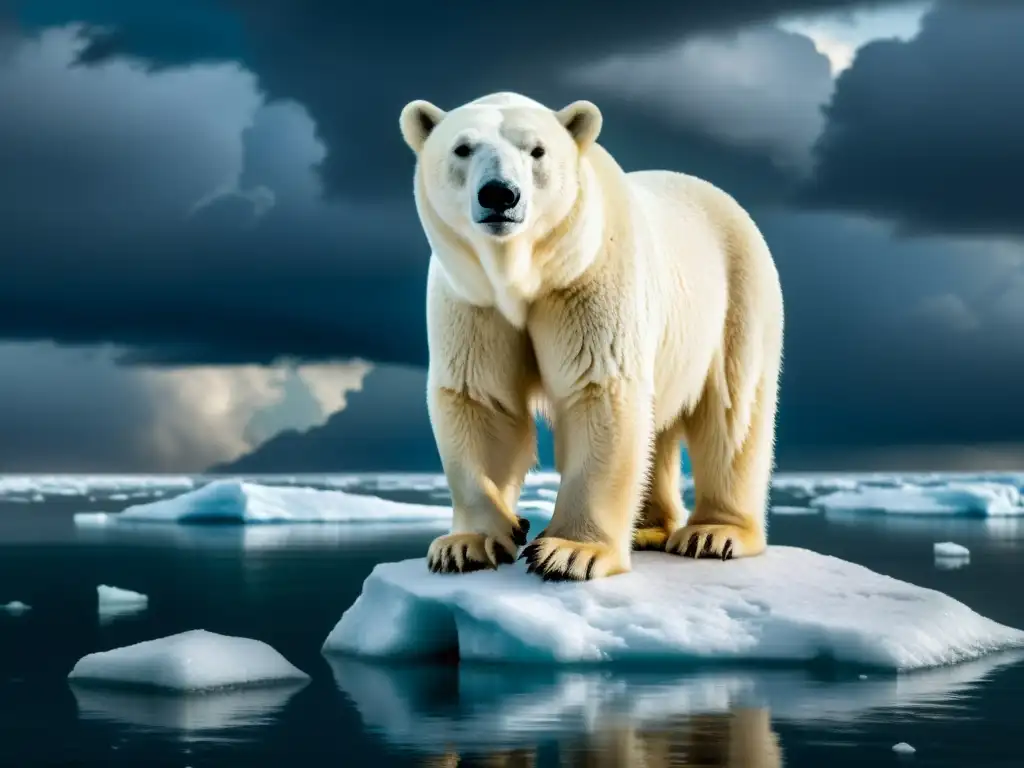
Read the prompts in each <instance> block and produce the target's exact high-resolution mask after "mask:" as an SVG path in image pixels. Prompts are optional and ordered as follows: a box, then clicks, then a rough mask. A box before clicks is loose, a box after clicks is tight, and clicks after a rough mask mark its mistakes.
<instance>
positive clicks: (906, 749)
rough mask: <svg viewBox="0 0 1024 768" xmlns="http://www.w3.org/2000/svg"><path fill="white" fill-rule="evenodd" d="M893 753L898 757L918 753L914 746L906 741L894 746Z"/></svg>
mask: <svg viewBox="0 0 1024 768" xmlns="http://www.w3.org/2000/svg"><path fill="white" fill-rule="evenodd" d="M892 751H893V752H895V753H896V754H897V755H912V754H914V753H915V752H917V750H916V749H914V748H913V747H912V746H910V745H909V744H907V742H905V741H901V742H900V743H899V744H893V745H892Z"/></svg>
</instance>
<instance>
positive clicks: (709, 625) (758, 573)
mask: <svg viewBox="0 0 1024 768" xmlns="http://www.w3.org/2000/svg"><path fill="white" fill-rule="evenodd" d="M1021 646H1024V632H1021V631H1019V630H1017V629H1011V628H1009V627H1005V626H1002V625H1000V624H997V623H996V622H994V621H991V620H989V619H987V618H984V617H982V616H980V615H978V614H977V613H975V612H974V611H972V610H971V609H970V608H968V607H967V606H965V605H963V604H962V603H960V602H958V601H956V600H954V599H953V598H951V597H949V596H947V595H945V594H943V593H941V592H936V591H934V590H930V589H924V588H921V587H917V586H914V585H912V584H908V583H905V582H902V581H898V580H896V579H893V578H890V577H887V576H883V575H880V574H878V573H875V572H873V571H871V570H868V569H867V568H864V567H862V566H859V565H856V564H853V563H849V562H846V561H844V560H840V559H837V558H834V557H828V556H825V555H820V554H816V553H814V552H810V551H808V550H804V549H797V548H793V547H782V546H774V547H771V548H769V550H768V551H767V552H766V553H765V554H764V555H762V556H759V557H756V558H745V559H739V560H733V561H730V562H728V563H722V562H718V561H706V560H697V561H695V560H688V559H684V558H679V557H674V556H671V555H666V554H663V553H638V554H636V555H635V556H634V559H633V570H632V572H630V573H628V574H623V575H619V576H614V577H611V578H607V579H598V580H595V581H592V582H586V583H569V584H550V583H545V582H543V581H542V580H541V579H539V578H537V577H536V576H533V575H530V574H527V573H526V572H525V570H524V567H523V565H522V563H519V564H517V565H515V566H508V567H504V568H501V569H499V570H497V571H483V572H478V573H472V574H462V575H441V574H431V573H429V572H428V571H427V568H426V564H425V562H424V560H422V559H417V560H406V561H402V562H397V563H387V564H382V565H378V566H377V567H376V568H375V569H374V570H373V572H372V573H371V574H370V576H369V577H367V579H366V581H365V582H364V584H363V591H362V594H361V595H360V597H359V598H358V599H357V600H356V602H355V603H354V604H353V605H352V606H351V607H350V608H349V609H348V610H347V611H346V612H345V614H344V615H343V616H342V617H341V620H340V621H339V622H338V624H337V625H336V627H335V628H334V630H333V631H332V632H331V633H330V635H329V637H328V638H327V640H326V642H325V644H324V651H325V652H327V653H331V652H346V653H354V654H360V655H364V656H370V657H424V656H431V655H435V654H439V653H449V654H450V653H455V652H457V653H458V655H459V656H460V657H461V658H462V659H466V660H483V661H493V662H537V663H572V662H627V661H641V662H642V661H645V660H648V661H649V660H658V661H660V662H664V661H668V660H690V661H693V660H716V661H775V662H791V663H808V662H814V661H819V660H822V659H827V660H832V661H835V662H840V663H849V664H861V665H869V666H877V667H882V668H888V669H892V670H909V669H917V668H922V667H932V666H937V665H943V664H950V663H954V662H962V661H966V660H969V659H973V658H977V657H980V656H983V655H985V654H987V653H990V652H993V651H997V650H1000V649H1005V648H1010V647H1021Z"/></svg>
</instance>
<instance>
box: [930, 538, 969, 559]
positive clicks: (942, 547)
mask: <svg viewBox="0 0 1024 768" xmlns="http://www.w3.org/2000/svg"><path fill="white" fill-rule="evenodd" d="M934 549H935V556H936V557H970V556H971V550H969V549H968V548H967V547H964V546H962V545H960V544H957V543H955V542H952V541H939V542H936V543H935V548H934Z"/></svg>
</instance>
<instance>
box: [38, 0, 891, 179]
mask: <svg viewBox="0 0 1024 768" xmlns="http://www.w3.org/2000/svg"><path fill="white" fill-rule="evenodd" d="M881 4H882V3H877V2H864V0H781V2H773V3H771V4H766V3H764V2H763V0H728V1H726V0H719V1H718V2H715V3H695V2H673V1H672V0H639V2H632V3H628V4H627V3H588V4H583V3H549V2H547V0H526V1H524V2H520V3H517V4H515V5H514V6H508V5H507V4H501V3H478V2H470V1H469V0H455V1H453V2H447V3H444V4H443V5H436V6H429V7H428V6H424V5H423V4H421V3H406V2H398V3H361V4H359V5H358V7H353V6H352V5H351V4H345V3H337V2H333V0H229V1H228V2H227V3H225V4H223V5H220V6H217V7H221V8H223V7H230V8H232V9H233V10H235V11H236V12H237V14H238V15H237V17H235V18H236V19H237V21H238V22H239V23H240V24H241V25H242V27H243V29H244V35H245V37H244V40H245V45H244V46H242V49H243V51H244V53H242V54H240V52H239V44H238V33H237V29H236V26H235V24H233V23H232V22H231V21H229V20H228V19H223V18H214V14H212V13H210V12H206V13H205V14H204V15H203V18H204V21H205V22H206V23H205V25H204V26H203V30H204V33H205V34H204V37H202V38H201V39H205V40H207V42H208V43H209V48H207V49H206V50H204V51H203V52H202V53H199V52H198V51H197V50H196V46H197V41H196V39H195V38H194V37H192V36H189V35H187V34H181V35H180V36H176V35H175V34H174V31H175V30H178V31H180V32H184V31H185V28H183V26H182V22H181V17H180V14H179V13H178V10H177V5H176V4H175V5H173V6H172V5H171V4H165V3H152V4H150V5H149V7H147V10H146V13H145V14H141V13H135V14H126V15H124V16H121V17H118V16H117V15H115V14H112V13H111V12H110V10H109V3H88V2H84V3H76V4H75V7H76V8H77V9H78V10H77V14H78V15H77V18H78V19H79V20H82V21H88V22H91V23H94V24H98V25H104V26H107V27H110V26H113V25H116V27H115V30H114V31H109V32H103V33H100V34H96V35H94V36H93V37H92V38H91V39H92V42H91V43H90V45H89V46H88V47H86V48H85V49H83V51H82V53H81V59H82V60H83V61H87V62H101V61H104V60H107V59H110V58H113V57H119V56H130V57H134V58H136V59H138V60H141V61H145V62H147V63H148V64H150V65H153V66H166V65H172V64H179V63H181V62H182V61H183V60H184V59H185V53H184V52H186V51H191V52H192V55H193V57H194V60H197V61H201V60H210V59H215V58H216V57H217V56H221V57H223V58H224V59H228V60H236V59H237V60H239V61H241V62H242V63H243V64H244V65H245V66H247V67H249V68H250V69H251V70H252V71H254V72H256V73H257V74H258V76H259V80H260V85H261V87H262V88H264V89H266V91H267V93H268V95H269V96H270V97H271V98H287V99H294V100H297V101H299V102H300V103H302V104H303V105H304V106H305V107H306V108H307V109H308V110H309V111H310V113H311V114H312V115H313V118H314V120H315V121H316V124H317V128H318V131H319V133H320V135H321V136H322V137H323V138H324V140H325V143H326V144H327V147H328V154H327V156H326V158H325V160H324V163H323V166H322V172H323V176H324V179H325V183H326V186H327V190H328V192H329V193H331V194H333V195H339V196H348V195H356V196H358V197H360V199H365V197H366V196H368V195H375V196H383V197H386V198H390V197H392V196H393V195H395V194H396V193H402V192H404V190H405V188H406V187H407V186H408V182H409V173H410V166H411V159H410V157H409V156H408V151H407V150H406V148H405V147H404V146H402V145H401V142H398V141H397V140H396V138H395V124H396V121H397V116H398V113H399V111H400V110H401V108H402V106H403V105H404V104H405V103H406V102H408V101H409V100H411V99H414V98H426V99H429V100H431V101H434V102H435V103H437V104H438V105H439V106H441V107H443V108H451V107H454V106H457V105H458V104H461V103H464V102H466V101H468V100H470V99H472V98H474V97H476V96H479V95H481V94H483V93H488V92H492V91H497V90H512V91H519V92H522V93H526V94H528V95H531V96H533V97H534V98H537V99H539V100H540V101H543V102H545V103H549V104H550V105H551V106H561V105H562V104H563V103H568V102H569V101H572V100H574V99H577V98H591V97H593V98H596V99H599V100H600V96H601V95H602V93H601V91H600V90H599V89H596V88H594V87H593V86H583V85H581V84H580V83H578V82H576V83H573V84H569V83H567V82H565V81H564V80H563V78H562V77H561V76H560V75H561V73H563V72H565V71H566V70H567V69H569V68H571V67H573V66H576V65H579V64H580V63H583V62H586V61H588V60H591V59H594V58H595V57H600V56H604V55H607V54H611V53H625V52H632V51H643V50H649V49H650V48H651V47H655V46H658V45H663V44H667V43H672V42H677V41H679V40H681V39H684V38H686V37H690V36H693V35H697V34H700V33H704V32H709V31H727V30H731V29H734V28H737V27H740V26H744V25H750V24H755V23H758V22H764V21H770V20H772V19H774V18H777V17H779V16H782V15H784V14H787V13H798V12H799V13H811V12H815V11H828V10H835V9H842V8H846V7H854V6H856V7H865V6H871V5H881ZM209 5H210V3H208V2H207V3H202V2H199V1H198V0H192V2H189V3H186V4H185V7H186V8H187V9H192V7H193V6H200V7H205V6H209ZM172 8H173V9H174V12H173V13H172V14H169V15H171V16H173V20H172V23H170V24H169V25H168V26H167V28H166V29H164V28H162V26H161V24H160V23H159V19H160V18H161V16H162V15H163V14H162V11H164V10H166V11H170V10H171V9H172ZM40 13H41V12H38V11H32V10H31V9H30V6H29V3H27V2H25V4H24V6H23V9H22V18H25V19H28V20H46V21H48V22H49V23H53V21H54V18H55V16H54V14H53V13H49V14H47V15H45V16H40ZM191 16H199V13H198V12H197V11H194V10H192V11H191V13H187V14H185V18H186V19H188V18H190V17H191ZM69 18H70V19H73V18H75V17H69ZM214 30H217V31H219V33H220V36H218V35H217V34H215V33H214ZM176 42H177V45H176ZM605 101H607V100H605ZM631 112H632V109H630V108H629V106H628V105H621V106H619V108H617V109H612V111H611V112H610V114H609V115H608V118H609V119H608V121H607V125H608V129H609V135H608V137H607V141H608V142H609V143H611V144H612V145H613V146H615V147H616V149H617V154H618V156H619V157H620V158H621V159H622V162H623V163H624V164H626V165H627V166H633V165H643V164H644V162H645V158H646V157H648V156H650V155H651V154H653V155H654V156H655V157H656V158H657V161H656V162H657V163H658V164H659V165H664V164H665V162H666V161H665V157H666V155H667V156H668V157H669V158H671V159H672V161H673V162H674V163H677V164H678V165H679V166H681V167H682V166H686V165H688V164H692V163H693V162H695V161H698V162H699V160H700V159H701V158H702V157H704V155H705V151H706V149H707V144H709V143H713V142H707V141H706V140H701V138H700V135H699V134H696V133H694V132H693V131H686V130H682V129H681V128H680V127H679V126H678V125H675V126H673V125H672V124H671V121H670V120H667V119H666V120H658V119H657V118H648V119H646V120H629V115H630V113H631ZM627 122H629V125H628V127H627V125H626V123H627ZM625 137H628V140H623V139H625ZM691 141H692V142H693V145H692V146H687V144H688V142H691ZM645 146H646V147H647V148H648V150H649V151H648V152H636V153H635V154H633V153H634V148H635V147H645ZM741 154H742V153H741ZM729 161H732V162H734V163H735V162H738V163H739V164H740V165H741V166H742V168H743V171H744V172H743V173H736V174H734V176H733V177H732V178H731V181H732V186H733V187H734V188H735V189H736V190H737V192H738V193H739V194H741V196H742V195H744V194H746V195H749V196H759V195H764V194H765V193H766V192H767V190H765V188H764V187H765V186H766V185H767V186H769V187H770V194H772V195H775V196H777V195H778V194H779V193H780V191H781V190H780V184H781V183H782V182H783V180H781V179H778V178H777V173H776V171H775V170H774V169H773V168H772V167H771V165H770V164H769V163H767V162H764V161H763V159H762V161H761V162H760V163H758V161H757V159H754V158H743V157H740V158H738V159H736V160H733V159H732V158H729V159H727V163H728V162H729ZM707 165H708V170H710V171H712V172H713V171H714V170H715V167H714V166H712V165H711V164H710V163H708V164H707ZM766 174H767V178H762V177H763V176H765V175H766ZM748 178H749V179H750V183H749V187H748V186H745V182H747V180H748Z"/></svg>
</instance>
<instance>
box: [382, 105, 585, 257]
mask: <svg viewBox="0 0 1024 768" xmlns="http://www.w3.org/2000/svg"><path fill="white" fill-rule="evenodd" d="M400 125H401V129H402V136H403V137H404V138H405V141H406V143H407V144H408V145H409V146H410V147H411V148H412V150H413V151H414V152H415V153H416V155H417V157H418V166H419V167H418V173H419V174H420V179H421V182H422V187H421V189H420V190H418V194H420V195H425V196H426V198H427V200H426V202H427V203H428V204H429V206H430V208H431V210H432V212H433V213H434V214H436V215H437V216H438V217H439V218H440V219H441V220H442V221H443V222H444V223H445V224H446V225H447V226H449V227H451V228H452V229H453V230H454V231H455V232H457V233H459V234H460V235H462V236H463V237H466V238H468V239H471V240H477V239H478V238H485V239H488V240H491V239H493V240H497V241H503V240H510V239H512V238H516V237H518V236H520V235H522V234H524V233H527V234H532V235H534V236H536V237H538V238H539V237H543V235H544V234H546V233H547V232H550V231H551V230H553V229H554V228H555V227H557V226H558V225H559V223H560V222H561V221H562V220H563V219H564V218H565V217H566V216H568V215H569V212H570V211H571V210H572V207H573V204H574V203H575V201H576V197H577V194H578V191H579V184H580V181H579V173H580V158H581V157H582V156H583V155H584V153H585V152H586V151H587V149H588V148H589V147H590V146H591V145H592V144H593V143H594V141H595V140H596V139H597V136H598V134H599V133H600V131H601V112H600V111H599V110H598V108H597V107H596V106H594V105H593V104H591V103H590V102H589V101H576V102H573V103H572V104H570V105H569V106H567V107H565V108H564V109H562V110H559V111H557V112H555V111H552V110H550V109H548V108H547V107H545V106H543V105H541V104H538V103H537V102H535V101H533V100H531V99H528V98H526V97H524V96H519V95H518V94H512V93H497V94H492V95H490V96H485V97H483V98H481V99H477V100H476V101H473V102H470V103H469V104H466V105H464V106H461V107H458V108H456V109H453V110H451V111H450V112H445V111H443V110H441V109H440V108H438V107H436V106H434V105H433V104H431V103H430V102H427V101H419V100H418V101H413V102H410V103H409V104H408V105H406V107H405V109H403V110H402V115H401V118H400Z"/></svg>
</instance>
